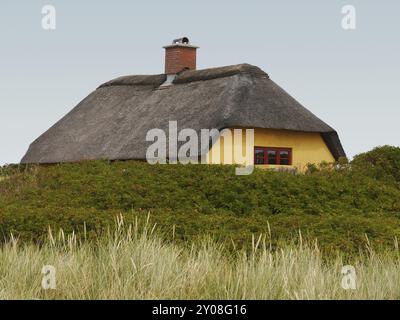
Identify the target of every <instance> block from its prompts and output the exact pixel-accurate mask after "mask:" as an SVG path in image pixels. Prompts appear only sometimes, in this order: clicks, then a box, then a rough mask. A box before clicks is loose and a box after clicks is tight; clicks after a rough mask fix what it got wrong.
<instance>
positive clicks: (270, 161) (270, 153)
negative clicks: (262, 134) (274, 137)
mask: <svg viewBox="0 0 400 320" xmlns="http://www.w3.org/2000/svg"><path fill="white" fill-rule="evenodd" d="M268 164H276V151H274V150H268Z"/></svg>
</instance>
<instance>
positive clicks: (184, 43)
mask: <svg viewBox="0 0 400 320" xmlns="http://www.w3.org/2000/svg"><path fill="white" fill-rule="evenodd" d="M173 47H186V48H194V49H198V48H199V47H197V46H193V45H191V44H190V41H189V38H188V37H182V38H178V39H175V40H174V41H172V44H170V45H168V46H164V47H163V48H164V49H168V48H173Z"/></svg>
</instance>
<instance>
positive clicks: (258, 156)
mask: <svg viewBox="0 0 400 320" xmlns="http://www.w3.org/2000/svg"><path fill="white" fill-rule="evenodd" d="M254 163H255V164H264V150H261V149H256V151H255V153H254Z"/></svg>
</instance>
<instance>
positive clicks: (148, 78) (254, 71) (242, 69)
mask: <svg viewBox="0 0 400 320" xmlns="http://www.w3.org/2000/svg"><path fill="white" fill-rule="evenodd" d="M236 74H251V75H254V76H260V77H264V78H268V79H269V76H268V74H267V73H266V72H264V71H263V70H261V69H260V68H259V67H257V66H254V65H251V64H248V63H242V64H236V65H229V66H224V67H216V68H207V69H201V70H185V71H182V72H180V73H179V74H178V76H177V77H176V79H175V80H174V82H173V83H174V84H182V83H189V82H194V81H207V80H212V79H219V78H225V77H231V76H234V75H236ZM166 79H167V75H166V74H155V75H128V76H122V77H118V78H115V79H113V80H110V81H108V82H105V83H103V84H102V85H100V86H99V87H98V88H104V87H110V86H154V87H158V86H160V85H161V84H163V83H164V82H165V81H166Z"/></svg>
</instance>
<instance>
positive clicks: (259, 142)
mask: <svg viewBox="0 0 400 320" xmlns="http://www.w3.org/2000/svg"><path fill="white" fill-rule="evenodd" d="M230 131H231V132H233V129H230ZM232 136H233V134H232ZM243 136H245V129H243ZM244 138H245V137H243V140H242V148H243V154H245V150H246V149H245V139H244ZM221 140H222V141H221ZM223 140H224V139H219V140H218V141H217V143H216V144H215V145H214V146H213V147H212V148H211V150H210V151H209V153H208V155H207V162H208V163H217V164H218V163H225V164H232V162H234V161H225V157H224V152H221V160H220V159H213V157H212V153H213V151H214V149H215V151H217V152H218V150H223V147H224V142H223ZM236 143H237V141H235V140H234V139H233V144H235V145H236ZM254 146H256V147H282V148H291V149H292V166H279V165H257V167H265V168H279V167H282V168H291V167H292V168H293V167H295V168H297V169H298V170H300V171H303V170H304V169H305V167H306V165H307V164H308V163H314V164H319V163H321V162H322V161H326V162H334V161H335V159H334V157H333V156H332V154H331V152H330V151H329V149H328V147H327V146H326V144H325V142H324V140H323V139H322V137H321V135H320V134H319V133H313V132H298V131H289V130H274V129H255V130H254ZM253 149H254V148H253ZM246 156H248V155H246ZM232 158H233V157H232ZM247 161H248V163H247V164H253V163H254V151H253V152H251V154H250V155H249V156H248V157H247Z"/></svg>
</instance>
